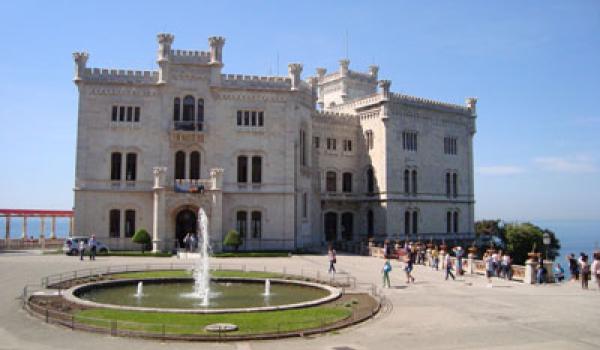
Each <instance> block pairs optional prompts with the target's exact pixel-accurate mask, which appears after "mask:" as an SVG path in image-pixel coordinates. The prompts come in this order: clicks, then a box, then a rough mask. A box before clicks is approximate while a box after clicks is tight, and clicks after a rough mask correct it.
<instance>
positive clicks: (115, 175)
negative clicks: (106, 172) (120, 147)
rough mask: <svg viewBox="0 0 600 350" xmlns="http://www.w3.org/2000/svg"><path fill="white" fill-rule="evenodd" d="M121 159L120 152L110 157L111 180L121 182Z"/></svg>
mask: <svg viewBox="0 0 600 350" xmlns="http://www.w3.org/2000/svg"><path fill="white" fill-rule="evenodd" d="M121 158H122V155H121V153H119V152H113V153H111V155H110V179H111V180H121Z"/></svg>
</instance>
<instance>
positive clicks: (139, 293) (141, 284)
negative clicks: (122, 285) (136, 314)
mask: <svg viewBox="0 0 600 350" xmlns="http://www.w3.org/2000/svg"><path fill="white" fill-rule="evenodd" d="M143 295H144V282H141V281H140V282H138V285H137V293H135V297H136V298H141V297H142V296H143Z"/></svg>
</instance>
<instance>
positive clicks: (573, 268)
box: [567, 253, 579, 281]
mask: <svg viewBox="0 0 600 350" xmlns="http://www.w3.org/2000/svg"><path fill="white" fill-rule="evenodd" d="M567 260H568V261H569V272H571V278H570V280H571V281H572V280H573V279H575V281H578V280H579V266H578V264H577V260H575V254H573V253H571V254H569V256H568V257H567Z"/></svg>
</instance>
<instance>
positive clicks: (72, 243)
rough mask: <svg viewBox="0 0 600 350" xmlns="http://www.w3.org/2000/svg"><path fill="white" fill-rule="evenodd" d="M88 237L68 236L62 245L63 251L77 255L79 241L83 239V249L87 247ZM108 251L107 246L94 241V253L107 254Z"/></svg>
mask: <svg viewBox="0 0 600 350" xmlns="http://www.w3.org/2000/svg"><path fill="white" fill-rule="evenodd" d="M88 239H89V237H68V238H67V239H66V240H65V244H64V245H63V252H64V253H65V254H67V255H79V242H81V241H83V244H85V249H86V250H87V249H88V246H87V244H88ZM108 252H109V249H108V246H107V245H106V244H104V243H102V242H99V241H96V253H98V254H107V253H108Z"/></svg>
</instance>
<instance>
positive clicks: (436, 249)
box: [431, 246, 440, 271]
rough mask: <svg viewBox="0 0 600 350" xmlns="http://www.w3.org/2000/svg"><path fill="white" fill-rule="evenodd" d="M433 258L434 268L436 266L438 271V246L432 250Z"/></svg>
mask: <svg viewBox="0 0 600 350" xmlns="http://www.w3.org/2000/svg"><path fill="white" fill-rule="evenodd" d="M431 259H432V260H433V266H432V268H435V270H436V271H437V270H438V269H439V266H440V251H439V250H438V247H437V246H435V247H433V250H432V251H431Z"/></svg>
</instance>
